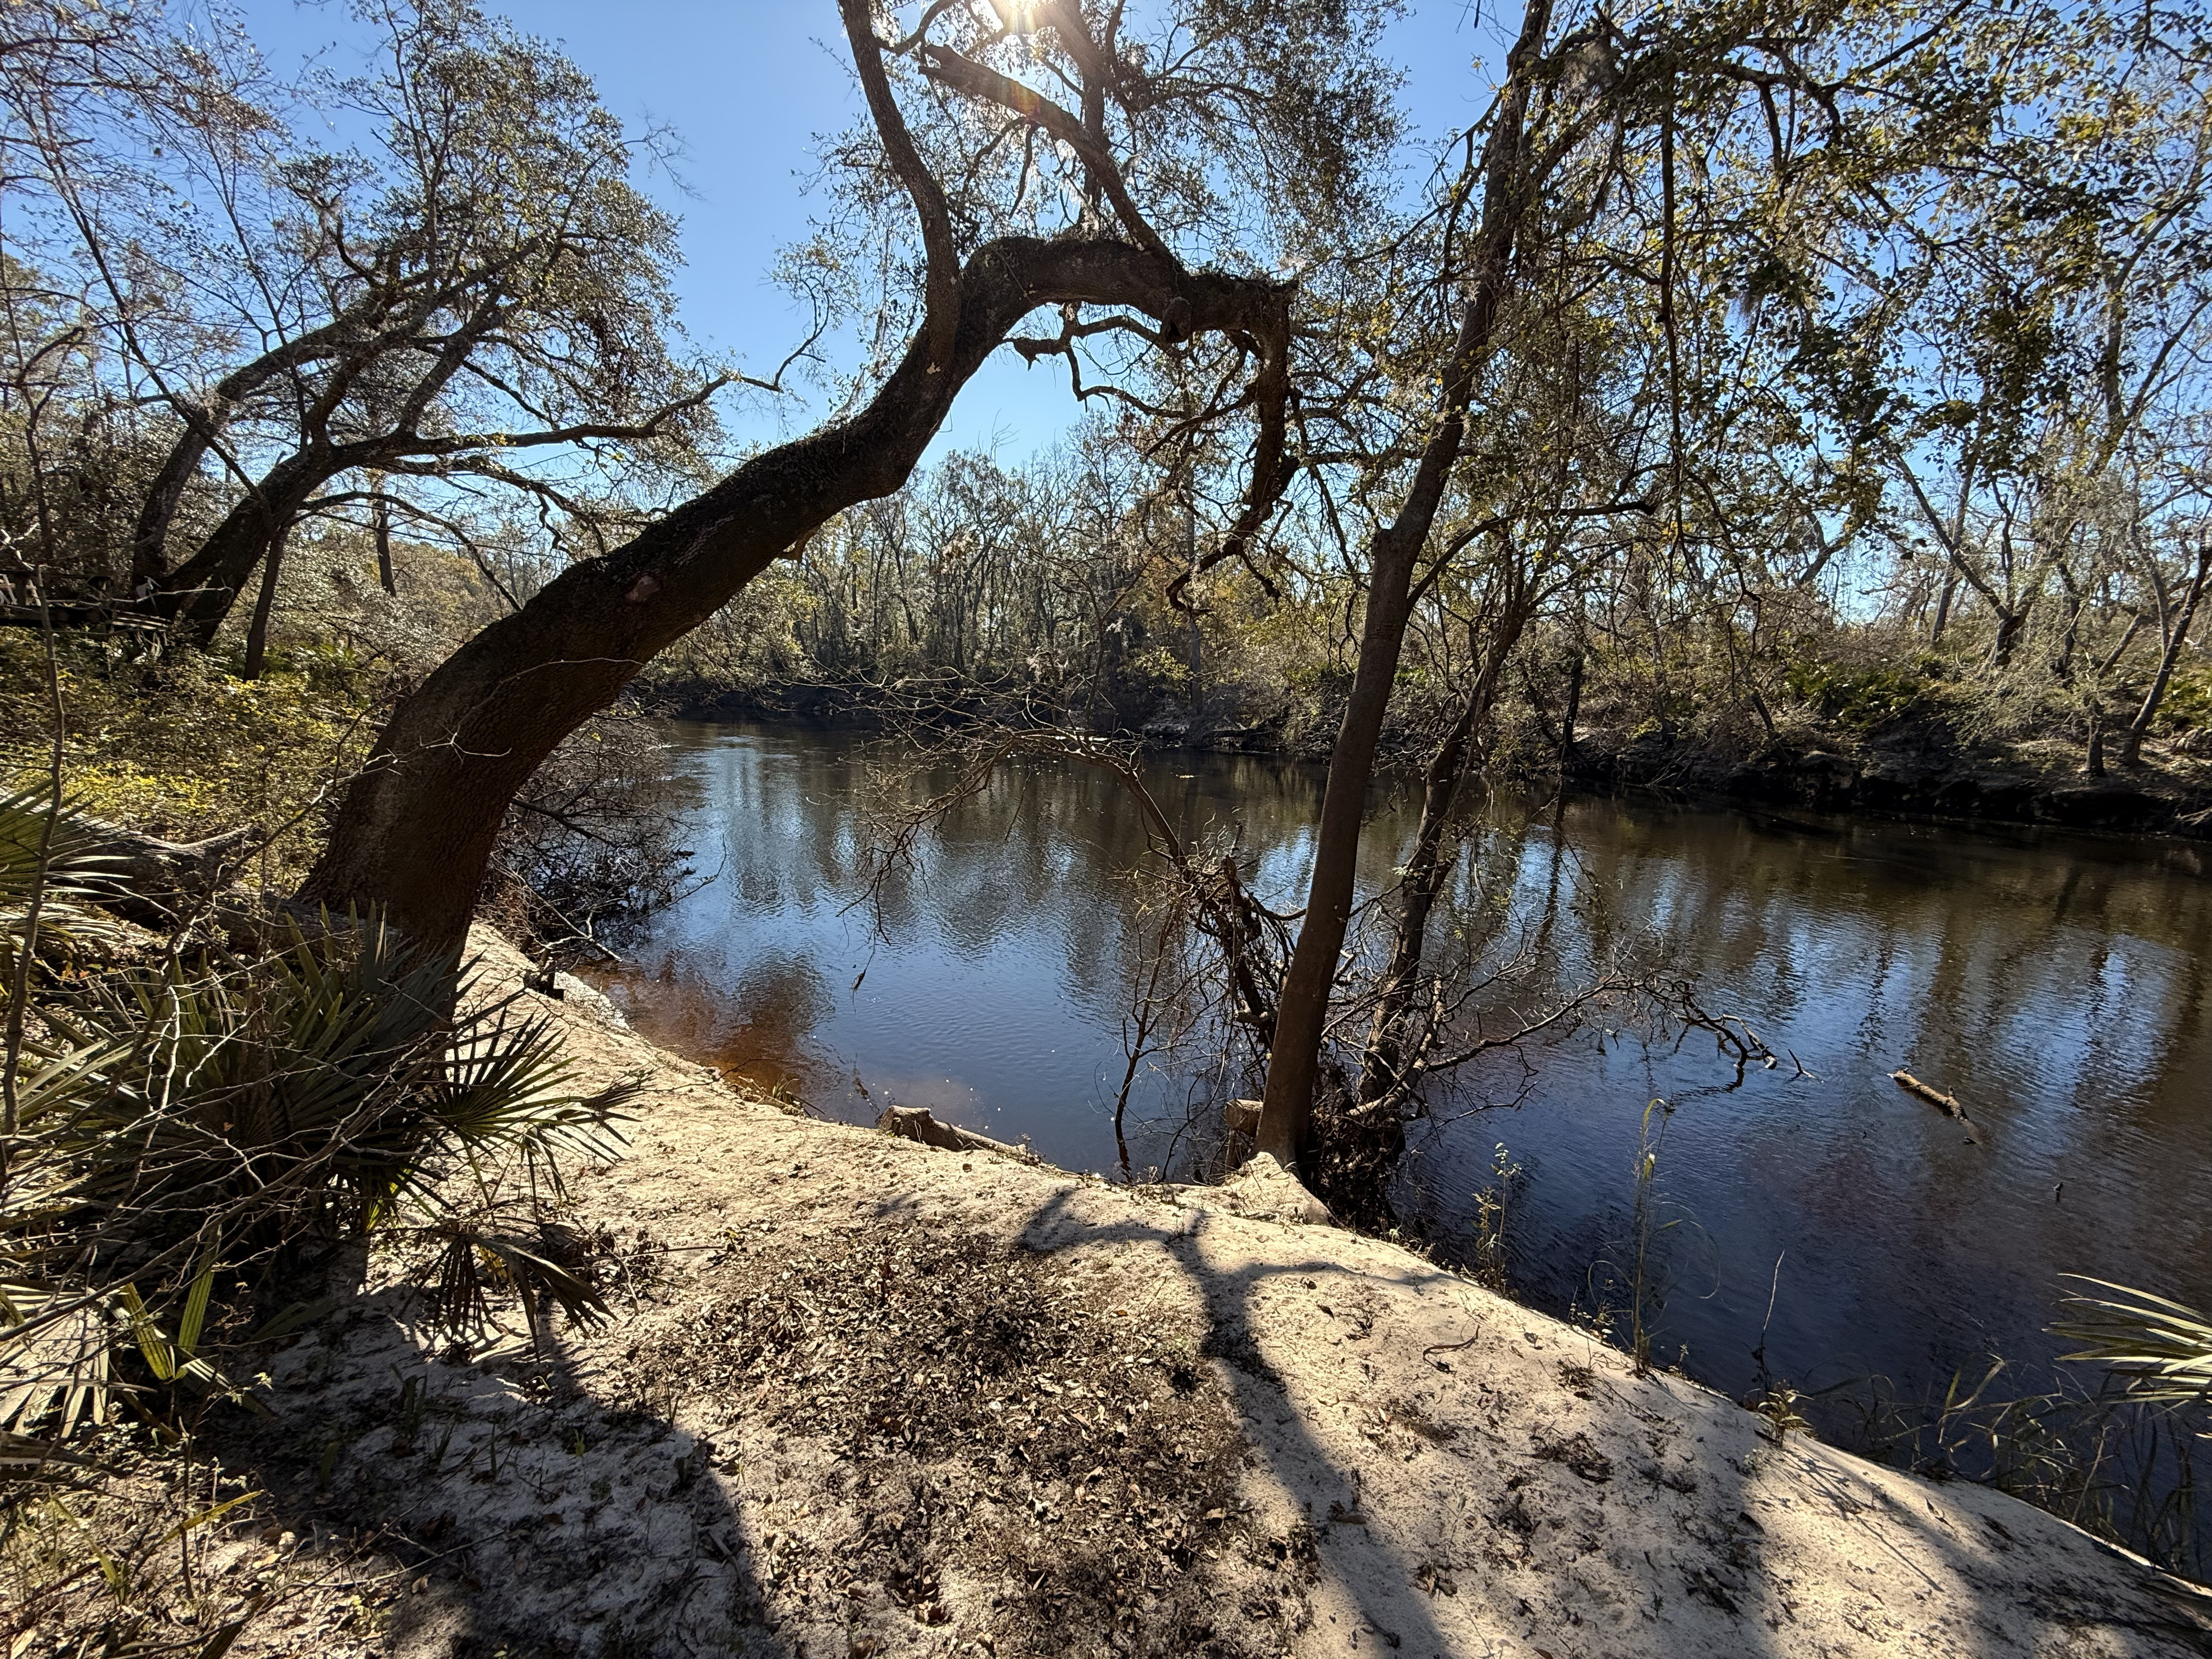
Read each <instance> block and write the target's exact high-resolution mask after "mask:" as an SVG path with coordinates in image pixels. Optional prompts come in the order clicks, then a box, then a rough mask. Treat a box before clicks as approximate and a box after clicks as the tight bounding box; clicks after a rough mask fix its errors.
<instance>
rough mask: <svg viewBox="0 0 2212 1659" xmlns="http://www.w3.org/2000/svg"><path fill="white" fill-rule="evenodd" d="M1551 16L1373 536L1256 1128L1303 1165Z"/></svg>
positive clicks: (1508, 107)
mask: <svg viewBox="0 0 2212 1659" xmlns="http://www.w3.org/2000/svg"><path fill="white" fill-rule="evenodd" d="M1550 18H1551V9H1550V5H1549V3H1548V0H1531V3H1530V4H1529V6H1528V10H1527V12H1526V14H1525V15H1523V17H1522V26H1521V35H1520V39H1519V40H1516V42H1515V44H1514V47H1513V51H1512V53H1511V55H1510V57H1509V58H1508V59H1507V84H1506V88H1505V91H1504V94H1503V95H1502V98H1501V100H1500V101H1501V108H1500V109H1499V112H1498V125H1496V126H1495V127H1494V128H1492V131H1491V135H1490V141H1489V144H1488V146H1487V149H1486V152H1485V155H1484V158H1483V172H1484V192H1483V193H1484V200H1483V214H1482V228H1481V232H1480V235H1479V237H1478V239H1477V240H1476V244H1475V253H1474V259H1473V261H1472V262H1471V263H1472V275H1473V277H1474V281H1473V284H1472V291H1471V292H1470V293H1469V295H1468V305H1467V313H1466V315H1465V316H1464V317H1463V318H1462V319H1461V323H1460V331H1459V337H1458V339H1457V340H1456V341H1455V342H1454V343H1453V347H1452V355H1451V357H1450V359H1449V362H1447V363H1446V364H1445V366H1444V374H1443V386H1442V388H1441V395H1440V398H1439V400H1438V408H1437V423H1436V425H1435V427H1434V428H1433V429H1432V430H1431V433H1430V435H1429V437H1428V441H1426V443H1425V444H1424V445H1423V446H1422V450H1421V459H1420V462H1419V465H1418V466H1417V467H1416V468H1415V470H1414V474H1413V487H1412V488H1411V489H1409V490H1408V491H1407V495H1406V501H1405V503H1404V505H1403V506H1402V507H1400V509H1399V512H1398V516H1397V517H1396V519H1395V520H1393V521H1392V522H1391V523H1390V524H1389V526H1387V527H1385V528H1384V529H1383V530H1381V531H1379V532H1376V535H1375V537H1374V538H1372V540H1370V543H1369V544H1368V548H1369V559H1370V564H1369V573H1370V574H1369V581H1368V589H1367V614H1366V616H1365V617H1364V620H1363V622H1362V623H1361V626H1360V636H1359V665H1358V670H1357V671H1355V672H1354V674H1353V676H1352V696H1351V697H1350V698H1349V699H1348V700H1347V701H1346V704H1345V709H1344V720H1343V723H1342V725H1341V726H1340V727H1339V729H1338V732H1337V738H1336V746H1335V747H1334V749H1333V750H1330V751H1329V761H1328V783H1327V784H1326V785H1325V786H1324V787H1323V789H1322V808H1321V824H1320V828H1319V832H1318V834H1317V836H1316V839H1315V846H1314V867H1313V876H1312V879H1311V882H1310V886H1309V888H1308V890H1307V896H1306V911H1305V921H1304V923H1303V924H1302V925H1301V926H1300V927H1299V929H1298V942H1297V947H1296V948H1295V949H1294V950H1293V951H1291V965H1290V968H1289V969H1288V970H1287V971H1286V972H1285V975H1284V976H1283V992H1282V996H1281V998H1280V1000H1279V1001H1278V1003H1277V1005H1276V1015H1275V1041H1274V1046H1273V1049H1272V1050H1271V1051H1270V1053H1269V1054H1268V1057H1267V1090H1266V1093H1265V1095H1264V1096H1263V1097H1262V1099H1261V1108H1260V1128H1259V1133H1258V1134H1257V1135H1256V1136H1255V1141H1256V1143H1257V1147H1258V1150H1259V1151H1261V1152H1267V1153H1270V1154H1272V1155H1273V1157H1274V1158H1277V1159H1278V1160H1279V1161H1280V1162H1282V1163H1283V1164H1285V1165H1288V1164H1294V1163H1296V1161H1297V1158H1298V1156H1299V1154H1300V1153H1301V1152H1304V1150H1305V1146H1306V1142H1307V1140H1308V1139H1309V1137H1310V1133H1311V1129H1312V1124H1313V1104H1314V1091H1315V1088H1316V1085H1318V1083H1319V1082H1320V1078H1321V1045H1322V1032H1323V1030H1324V1029H1325V1028H1326V1027H1327V1025H1328V1002H1329V994H1330V992H1331V991H1332V990H1333V989H1334V987H1335V984H1336V973H1337V967H1338V963H1339V961H1340V957H1341V953H1342V951H1343V950H1344V934H1345V929H1346V927H1348V926H1349V925H1350V923H1351V920H1352V882H1353V876H1354V874H1355V872H1356V869H1357V866H1358V857H1359V827H1360V823H1361V820H1362V819H1363V818H1364V817H1365V816H1366V813H1367V787H1368V784H1369V783H1370V781H1371V780H1372V779H1373V777H1374V773H1375V750H1376V744H1377V743H1378V742H1379V741H1380V739H1381V738H1382V735H1383V714H1384V712H1385V711H1386V710H1387V709H1388V708H1389V702H1390V692H1391V689H1392V686H1393V684H1394V682H1395V680H1396V678H1397V673H1398V656H1399V653H1400V651H1401V648H1402V647H1403V646H1404V644H1405V638H1406V619H1407V612H1408V610H1409V608H1410V607H1409V604H1408V593H1409V592H1410V589H1411V586H1412V578H1413V560H1414V557H1415V556H1416V555H1417V554H1418V553H1419V550H1420V549H1421V546H1422V544H1424V543H1425V541H1426V540H1427V539H1428V536H1429V531H1430V529H1431V526H1433V525H1434V524H1435V522H1436V515H1437V507H1438V506H1439V505H1440V504H1441V503H1442V501H1443V493H1444V486H1445V484H1446V483H1448V482H1449V479H1450V477H1451V471H1452V468H1453V466H1454V465H1455V463H1456V462H1457V461H1458V459H1459V454H1460V447H1461V444H1462V441H1463V439H1464V437H1465V435H1466V430H1467V411H1468V404H1470V403H1471V402H1472V400H1473V398H1474V380H1475V373H1476V370H1477V369H1478V368H1479V367H1480V364H1481V362H1482V360H1483V358H1484V357H1485V356H1486V355H1487V353H1488V351H1489V349H1490V341H1491V337H1492V333H1493V332H1494V331H1495V330H1496V327H1497V323H1498V309H1499V307H1500V306H1501V305H1502V304H1503V302H1504V295H1505V289H1506V284H1507V283H1508V282H1509V281H1510V275H1511V269H1512V260H1513V250H1514V246H1515V244H1516V242H1517V241H1518V240H1519V236H1520V228H1521V222H1522V217H1523V216H1525V214H1526V213H1527V210H1528V205H1529V201H1530V197H1531V196H1532V194H1533V184H1532V181H1531V180H1530V179H1528V178H1527V177H1526V176H1525V174H1524V173H1523V170H1522V155H1521V150H1522V127H1523V124H1524V123H1525V121H1526V118H1527V113H1528V65H1529V60H1530V59H1531V58H1534V55H1535V53H1536V52H1537V50H1538V48H1539V47H1540V46H1541V45H1542V42H1543V40H1544V36H1545V33H1546V31H1547V29H1548V27H1550Z"/></svg>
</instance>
